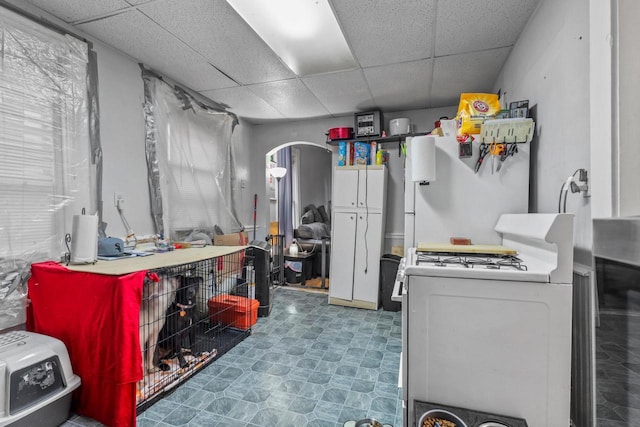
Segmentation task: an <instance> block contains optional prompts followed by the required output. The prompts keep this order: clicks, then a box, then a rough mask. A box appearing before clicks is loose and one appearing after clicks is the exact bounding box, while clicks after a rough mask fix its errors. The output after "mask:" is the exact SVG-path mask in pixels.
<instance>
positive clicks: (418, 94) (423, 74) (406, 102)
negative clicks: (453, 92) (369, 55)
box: [364, 59, 432, 111]
mask: <svg viewBox="0 0 640 427" xmlns="http://www.w3.org/2000/svg"><path fill="white" fill-rule="evenodd" d="M431 68H432V60H431V59H425V60H422V61H413V62H404V63H402V64H392V65H383V66H381V67H374V68H366V69H365V70H364V75H365V77H366V79H367V82H368V84H369V88H370V89H371V92H372V93H373V98H374V100H375V101H376V105H377V106H378V108H380V109H381V110H388V111H399V110H411V109H419V108H426V107H428V106H429V105H428V102H429V97H428V88H429V83H430V81H431Z"/></svg>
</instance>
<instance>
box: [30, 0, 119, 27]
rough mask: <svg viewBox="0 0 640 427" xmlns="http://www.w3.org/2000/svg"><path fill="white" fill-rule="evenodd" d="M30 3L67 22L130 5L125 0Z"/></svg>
mask: <svg viewBox="0 0 640 427" xmlns="http://www.w3.org/2000/svg"><path fill="white" fill-rule="evenodd" d="M29 3H31V4H33V5H34V6H37V7H39V8H40V9H42V10H44V11H46V12H49V13H50V14H52V15H54V16H56V17H58V18H60V19H62V20H63V21H65V22H74V21H80V20H83V19H87V18H91V17H94V16H100V15H103V14H105V13H109V12H114V11H116V10H120V9H126V8H127V7H129V4H127V3H126V2H125V1H124V0H101V1H86V0H29Z"/></svg>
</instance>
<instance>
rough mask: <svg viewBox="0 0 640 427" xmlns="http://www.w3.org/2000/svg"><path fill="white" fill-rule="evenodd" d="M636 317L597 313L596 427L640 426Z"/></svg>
mask: <svg viewBox="0 0 640 427" xmlns="http://www.w3.org/2000/svg"><path fill="white" fill-rule="evenodd" d="M638 331H640V315H638V314H636V315H629V314H625V313H601V315H600V327H599V328H598V329H597V330H596V342H597V347H596V381H597V394H596V405H597V406H596V412H597V418H598V427H622V426H624V427H629V426H633V427H640V336H639V335H638Z"/></svg>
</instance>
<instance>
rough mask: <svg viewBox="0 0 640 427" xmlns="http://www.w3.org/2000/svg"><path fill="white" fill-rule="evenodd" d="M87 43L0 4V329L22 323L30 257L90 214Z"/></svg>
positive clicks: (58, 247)
mask: <svg viewBox="0 0 640 427" xmlns="http://www.w3.org/2000/svg"><path fill="white" fill-rule="evenodd" d="M88 58H89V57H88V46H87V44H86V43H84V42H82V41H80V40H78V39H76V38H74V37H70V36H67V35H63V34H60V33H58V32H55V31H52V30H51V29H49V28H46V27H44V26H42V25H40V24H38V23H36V22H34V21H31V20H29V19H27V18H25V17H22V16H20V15H18V14H16V13H13V12H11V11H8V10H6V9H4V8H0V200H1V201H2V203H1V204H0V241H2V244H1V245H0V330H1V329H4V328H8V327H11V326H14V325H17V324H20V323H22V322H23V321H24V312H25V310H24V307H25V304H26V298H25V294H26V281H27V279H28V277H29V275H30V266H31V263H33V262H37V261H44V260H60V259H61V256H62V255H63V254H64V253H65V252H66V247H65V234H66V233H69V232H71V224H72V218H73V215H74V214H79V213H80V212H81V210H82V209H83V208H84V209H86V211H87V212H88V213H95V209H96V205H97V203H96V202H95V200H94V198H95V191H92V190H91V183H92V182H95V174H94V173H93V171H94V170H95V166H94V165H93V164H92V160H91V159H92V157H91V155H90V152H91V145H90V143H89V139H90V135H89V134H90V131H89V115H88V99H89V97H90V96H89V94H88V90H87V67H88Z"/></svg>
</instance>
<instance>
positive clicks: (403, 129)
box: [389, 118, 411, 135]
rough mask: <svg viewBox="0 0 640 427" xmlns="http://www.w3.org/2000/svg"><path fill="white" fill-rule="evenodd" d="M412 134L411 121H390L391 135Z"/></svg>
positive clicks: (403, 119) (405, 119)
mask: <svg viewBox="0 0 640 427" xmlns="http://www.w3.org/2000/svg"><path fill="white" fill-rule="evenodd" d="M407 133H411V121H410V120H409V119H407V118H401V119H393V120H389V135H405V134H407Z"/></svg>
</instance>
